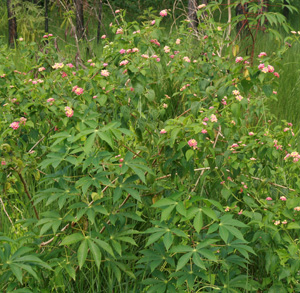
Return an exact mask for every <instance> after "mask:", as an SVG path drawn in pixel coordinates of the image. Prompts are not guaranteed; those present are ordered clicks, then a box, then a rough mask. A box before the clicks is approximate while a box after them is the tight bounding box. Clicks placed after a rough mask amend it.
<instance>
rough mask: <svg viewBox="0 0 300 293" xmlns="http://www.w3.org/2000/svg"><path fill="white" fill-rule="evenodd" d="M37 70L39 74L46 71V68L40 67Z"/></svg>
mask: <svg viewBox="0 0 300 293" xmlns="http://www.w3.org/2000/svg"><path fill="white" fill-rule="evenodd" d="M38 70H39V72H42V71H44V70H46V68H45V67H40V68H39V69H38Z"/></svg>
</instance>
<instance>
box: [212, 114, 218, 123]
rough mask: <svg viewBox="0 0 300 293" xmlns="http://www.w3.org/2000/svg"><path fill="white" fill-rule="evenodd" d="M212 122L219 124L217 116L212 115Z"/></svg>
mask: <svg viewBox="0 0 300 293" xmlns="http://www.w3.org/2000/svg"><path fill="white" fill-rule="evenodd" d="M210 121H211V122H218V119H217V116H216V115H214V114H212V115H211V116H210Z"/></svg>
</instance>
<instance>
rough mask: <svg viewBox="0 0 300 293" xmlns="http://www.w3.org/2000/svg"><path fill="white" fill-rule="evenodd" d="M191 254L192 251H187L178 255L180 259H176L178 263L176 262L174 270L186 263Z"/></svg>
mask: <svg viewBox="0 0 300 293" xmlns="http://www.w3.org/2000/svg"><path fill="white" fill-rule="evenodd" d="M192 254H193V252H189V253H186V254H184V255H183V256H182V257H180V259H179V260H178V263H177V267H176V271H179V270H180V269H182V268H183V267H184V266H185V265H186V264H187V262H188V261H189V260H190V258H191V256H192Z"/></svg>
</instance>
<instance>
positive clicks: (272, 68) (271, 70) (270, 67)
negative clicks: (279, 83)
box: [268, 65, 274, 73]
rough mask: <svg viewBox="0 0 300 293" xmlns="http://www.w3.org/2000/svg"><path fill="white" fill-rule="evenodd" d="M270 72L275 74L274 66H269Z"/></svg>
mask: <svg viewBox="0 0 300 293" xmlns="http://www.w3.org/2000/svg"><path fill="white" fill-rule="evenodd" d="M268 72H270V73H273V72H274V67H273V66H272V65H268Z"/></svg>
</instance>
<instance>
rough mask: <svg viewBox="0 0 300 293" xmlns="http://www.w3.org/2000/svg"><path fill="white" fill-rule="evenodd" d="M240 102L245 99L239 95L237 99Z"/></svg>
mask: <svg viewBox="0 0 300 293" xmlns="http://www.w3.org/2000/svg"><path fill="white" fill-rule="evenodd" d="M235 98H236V99H237V100H238V101H239V102H240V101H241V100H242V99H243V97H242V96H241V95H238V96H236V97H235Z"/></svg>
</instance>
